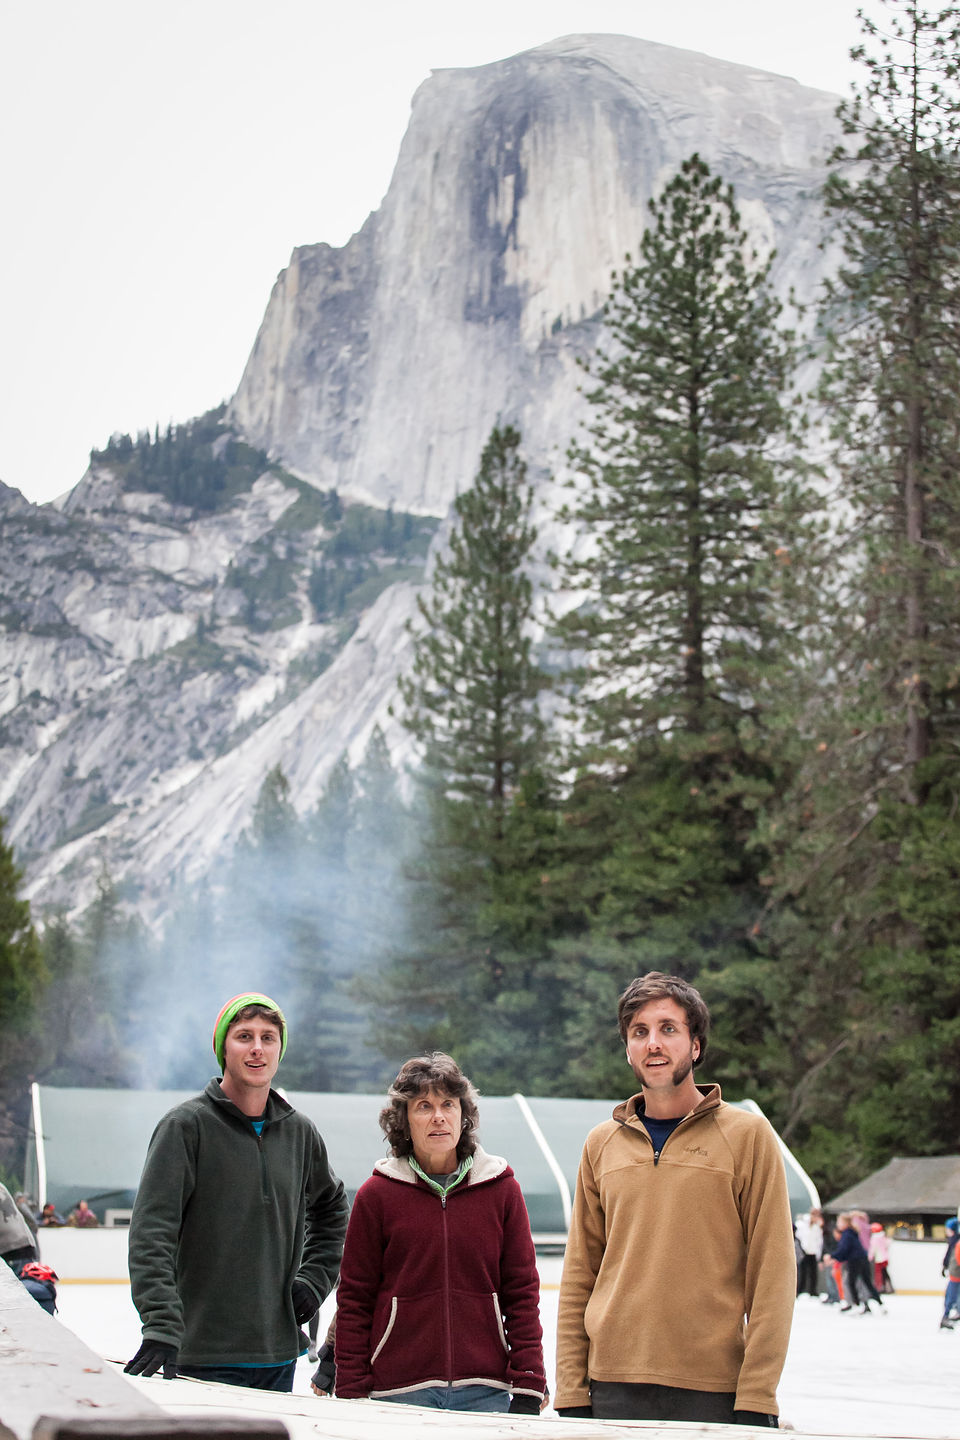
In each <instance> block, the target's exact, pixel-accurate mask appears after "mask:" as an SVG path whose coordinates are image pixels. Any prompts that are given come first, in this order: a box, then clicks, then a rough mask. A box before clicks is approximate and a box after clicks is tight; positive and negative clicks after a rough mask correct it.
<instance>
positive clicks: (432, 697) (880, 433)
mask: <svg viewBox="0 0 960 1440" xmlns="http://www.w3.org/2000/svg"><path fill="white" fill-rule="evenodd" d="M863 29H864V41H863V46H862V47H861V49H860V51H859V58H860V60H861V61H862V65H863V74H864V77H865V78H864V82H863V85H862V87H861V89H860V92H859V93H858V94H855V96H854V98H853V99H852V100H851V101H850V102H847V103H844V104H843V105H842V106H841V110H840V118H841V121H842V126H843V132H844V140H843V143H842V144H841V146H840V147H838V149H837V151H836V153H835V154H834V156H833V158H832V164H831V172H830V178H829V180H828V183H827V185H826V188H825V193H824V196H823V200H824V205H825V209H826V214H827V220H828V223H829V225H831V226H832V227H833V234H834V236H835V237H836V240H837V242H838V245H839V248H840V251H841V253H842V262H841V264H840V267H839V269H838V270H837V272H836V274H835V276H834V278H833V279H832V280H831V282H830V283H829V285H828V286H827V288H826V291H825V293H824V295H823V297H822V304H821V307H820V310H819V314H818V316H817V317H816V320H815V323H814V324H813V325H812V326H811V325H810V324H806V326H805V333H804V335H803V336H802V337H799V338H798V337H796V336H794V335H793V334H792V333H790V331H789V330H788V329H787V327H786V326H785V323H784V316H783V314H782V312H781V307H780V305H779V303H778V302H777V300H776V298H775V296H774V293H773V290H772V287H771V283H770V259H769V257H767V258H766V259H763V258H760V257H758V256H757V255H756V254H754V253H753V251H752V249H751V246H750V244H749V241H748V237H747V235H746V233H745V229H744V226H743V223H742V221H741V218H740V215H739V213H738V210H737V201H736V196H735V194H734V193H733V191H732V190H731V188H730V186H729V185H728V184H727V183H726V182H725V180H724V178H723V177H722V176H721V175H716V174H713V173H711V171H710V169H709V168H708V166H707V165H706V164H705V163H704V162H703V160H702V159H701V158H700V157H699V156H697V155H693V156H691V157H690V158H689V159H688V160H687V161H686V162H685V163H684V164H683V165H682V167H681V168H680V170H679V172H678V173H677V174H676V175H675V176H674V177H673V178H672V179H670V180H669V181H668V183H667V184H666V185H665V187H664V188H663V190H662V192H661V193H660V194H659V196H658V197H657V198H656V200H655V201H654V202H653V204H652V206H651V215H650V224H649V227H648V229H647V231H646V233H645V234H644V235H643V237H642V238H640V240H639V245H638V250H637V254H636V256H628V257H626V259H625V261H624V264H623V267H622V269H620V270H619V271H618V272H617V274H616V275H615V276H614V277H613V284H612V290H611V294H610V297H609V300H608V302H607V305H606V312H605V318H606V328H605V336H606V339H605V342H604V345H603V347H602V348H601V349H600V350H599V351H598V352H596V353H595V355H594V356H593V358H592V360H591V361H590V364H589V372H588V375H587V377H586V380H585V384H584V391H585V394H586V395H587V398H588V401H589V404H590V415H591V419H590V422H589V424H588V425H587V426H586V427H585V428H584V430H583V432H582V433H581V434H579V435H576V436H572V437H571V445H570V451H569V456H568V467H569V473H570V475H571V477H572V478H571V484H570V488H569V491H568V493H569V499H568V501H567V505H566V508H565V509H564V510H563V511H562V512H560V513H559V514H558V519H561V520H565V521H568V522H570V525H569V526H568V527H566V528H570V529H575V530H576V531H577V532H578V533H580V534H581V535H588V536H589V537H590V542H591V543H590V545H589V546H587V547H586V548H582V549H578V550H577V551H576V552H575V553H574V554H572V555H562V556H555V557H553V586H552V593H551V594H550V595H549V596H548V597H546V599H547V609H546V610H545V609H544V606H543V605H542V604H541V603H540V600H541V599H542V598H543V597H538V596H537V594H536V593H535V591H534V587H533V584H532V581H531V573H532V571H533V569H534V566H535V564H536V563H541V562H542V560H543V554H542V549H541V546H540V542H539V540H538V536H537V531H536V527H535V525H534V523H533V520H532V518H531V517H532V513H533V501H534V496H533V492H532V489H531V486H530V483H529V481H528V478H527V472H526V465H525V461H524V456H523V437H522V435H521V434H520V433H519V432H518V431H517V429H516V428H515V427H514V426H512V425H510V424H503V423H498V424H497V425H496V426H495V427H494V429H493V431H492V432H491V434H490V437H489V439H488V441H487V444H486V446H485V448H484V451H483V454H482V456H480V457H479V461H478V469H477V473H476V475H475V477H473V484H472V485H471V486H470V488H464V489H462V490H461V493H460V495H459V497H458V499H457V501H456V502H455V506H454V513H453V517H452V528H451V532H450V539H449V545H448V547H447V549H446V550H445V552H444V553H442V554H441V555H440V556H439V558H438V559H437V562H436V565H435V569H434V573H433V576H432V584H431V586H430V587H429V588H425V589H424V591H423V592H422V594H423V599H422V602H421V607H420V610H421V614H420V616H419V619H418V623H417V624H416V626H415V627H414V631H415V636H416V642H415V662H414V664H413V667H412V669H411V670H410V671H409V673H408V674H407V675H406V677H405V678H404V679H403V680H402V681H401V685H400V695H399V698H398V701H397V707H396V708H397V714H398V716H399V717H400V719H401V720H402V721H403V723H404V724H405V725H406V726H407V727H408V728H409V730H410V732H411V733H412V736H413V737H414V739H415V741H416V743H417V745H418V748H419V752H420V755H421V760H422V763H421V765H420V767H419V769H418V770H417V771H416V773H415V775H414V776H413V779H412V782H411V783H406V782H405V781H404V779H403V777H399V776H397V775H395V774H394V772H393V770H392V769H391V766H390V761H389V756H388V754H387V751H386V747H385V745H384V742H383V737H382V736H381V735H380V734H379V732H377V733H375V735H374V737H373V740H372V741H371V745H370V748H369V750H368V752H367V755H366V757H365V758H364V760H363V762H362V764H360V765H358V766H357V768H356V770H351V769H350V768H349V766H348V765H347V763H346V761H345V760H344V761H341V763H340V765H338V767H337V768H336V770H335V771H334V773H333V776H332V778H331V781H330V784H329V786H328V789H327V792H326V795H325V797H324V800H323V802H322V804H321V805H320V806H319V807H318V809H317V810H316V811H315V812H314V813H313V814H310V815H308V816H305V817H304V816H298V813H297V810H296V808H295V805H294V803H293V799H294V797H291V795H290V791H289V785H288V783H287V780H286V778H285V776H284V775H283V774H282V772H281V771H279V770H276V771H273V772H271V774H270V775H269V776H267V777H266V778H265V780H264V783H263V788H262V790H261V793H260V798H259V801H258V804H257V807H256V812H255V816H254V820H253V823H252V825H251V828H250V831H249V833H248V834H247V836H246V837H245V838H244V840H243V842H242V843H241V845H240V846H239V847H238V850H237V852H236V854H235V855H234V856H233V858H232V860H231V861H230V863H229V868H228V870H227V869H225V872H224V875H223V877H221V882H220V884H219V886H218V887H211V890H210V892H209V893H204V894H203V895H200V896H198V895H193V896H191V897H190V898H189V900H184V901H183V903H179V904H177V905H176V906H175V907H171V915H172V917H173V918H171V920H170V922H169V924H168V926H167V929H166V931H165V933H164V935H163V936H162V937H159V938H158V937H148V936H146V935H145V934H144V933H142V932H141V931H140V930H139V929H138V927H137V926H136V925H134V924H133V923H132V922H131V921H130V920H129V919H127V918H125V910H124V907H123V905H122V898H121V897H119V896H117V894H116V893H115V891H114V890H113V887H112V886H111V883H110V881H109V878H108V877H106V876H104V877H103V883H102V886H101V893H100V896H99V898H98V902H97V904H96V905H95V906H94V907H93V909H92V911H91V912H90V914H89V915H88V916H86V917H85V919H84V921H83V922H82V924H81V925H79V926H72V925H70V924H69V923H68V922H67V920H66V919H65V918H64V917H62V916H61V917H56V916H53V917H50V916H48V917H45V918H44V924H43V925H42V927H40V934H39V936H38V934H37V933H36V932H35V931H34V929H33V926H32V924H31V919H30V915H29V907H28V906H26V905H25V902H22V901H21V900H19V899H18V898H17V897H18V885H19V876H18V872H17V871H16V867H15V864H14V860H13V856H12V853H11V852H10V850H9V847H8V846H7V845H6V844H5V842H4V841H3V835H2V831H0V1022H2V1023H3V1026H4V1032H5V1033H6V1034H9V1033H10V1032H11V1028H13V1029H14V1030H15V1032H16V1034H17V1036H18V1040H17V1044H16V1045H15V1046H12V1047H5V1048H4V1052H3V1061H2V1066H3V1069H2V1071H0V1093H5V1094H6V1096H7V1104H6V1108H5V1110H3V1111H2V1114H3V1115H4V1116H5V1117H6V1119H5V1120H3V1119H0V1127H2V1126H3V1125H4V1124H5V1125H6V1131H5V1132H4V1131H3V1130H2V1128H0V1165H3V1164H6V1165H8V1166H9V1165H11V1164H15V1163H16V1143H17V1135H18V1134H19V1131H18V1128H17V1127H18V1125H20V1124H21V1122H22V1118H23V1117H22V1116H21V1114H20V1112H19V1111H18V1108H17V1106H18V1104H19V1103H20V1102H19V1101H17V1100H16V1099H15V1098H13V1097H14V1094H15V1091H16V1093H17V1094H19V1091H18V1090H17V1089H16V1087H17V1086H18V1085H21V1084H22V1080H23V1077H24V1076H25V1075H27V1074H33V1075H36V1076H37V1077H38V1078H43V1079H45V1080H47V1081H48V1082H51V1083H56V1082H58V1081H59V1082H60V1083H88V1084H92V1083H98V1084H121V1083H122V1084H131V1083H139V1084H151V1083H155V1078H156V1077H155V1075H153V1076H152V1075H151V1074H150V1073H149V1070H144V1057H143V1054H142V1053H141V1051H140V1050H139V1049H138V1048H137V1047H136V1046H135V1045H133V1044H132V1042H131V1038H130V1037H132V1036H136V1035H138V1034H142V1033H143V1029H144V1025H145V1024H148V1023H149V1021H150V1017H151V1016H152V1015H154V1014H155V1013H156V1012H157V1010H158V1008H163V1007H166V1008H169V1007H170V1005H171V1003H175V1001H173V1000H172V997H175V996H177V995H178V994H183V993H185V992H187V990H188V987H189V986H190V984H191V975H192V973H193V972H194V971H195V969H196V964H197V955H198V954H202V955H203V965H204V971H205V973H206V974H208V975H209V977H210V978H211V983H212V984H213V986H214V988H216V985H217V983H218V981H219V977H221V976H222V983H220V984H219V989H220V990H221V991H222V992H223V995H224V996H225V995H226V994H228V993H229V992H230V989H231V985H230V978H229V977H230V976H231V974H236V973H238V969H237V967H238V964H239V966H240V969H241V970H242V968H243V957H244V956H250V957H256V956H258V955H260V954H263V953H265V952H269V953H270V954H271V955H272V957H273V961H274V964H273V969H272V971H271V975H272V976H275V977H276V981H275V983H276V986H277V988H278V992H282V995H283V999H284V1002H285V1003H286V1005H287V1008H288V1010H289V1012H290V1013H291V1015H292V1016H295V1017H296V1018H295V1021H294V1022H293V1023H295V1024H296V1025H297V1026H298V1027H299V1034H300V1035H301V1036H302V1037H303V1042H304V1043H303V1044H302V1045H301V1044H298V1045H297V1046H296V1048H295V1050H293V1049H292V1050H291V1058H290V1060H289V1061H288V1062H285V1083H286V1084H287V1085H288V1086H290V1087H291V1088H316V1089H348V1088H352V1089H368V1088H378V1087H379V1086H380V1085H381V1084H382V1082H383V1080H384V1078H385V1077H386V1076H387V1075H388V1074H389V1072H390V1069H391V1067H393V1066H395V1065H396V1064H397V1063H398V1062H399V1061H400V1060H402V1059H404V1058H405V1057H406V1056H407V1055H409V1054H411V1053H414V1052H415V1051H417V1050H420V1049H422V1048H426V1047H434V1046H439V1047H442V1048H444V1049H448V1050H451V1051H452V1052H453V1053H454V1054H455V1055H456V1057H457V1058H458V1060H459V1061H460V1062H461V1063H462V1064H463V1065H464V1067H465V1069H466V1070H467V1071H468V1072H469V1073H470V1074H471V1076H472V1078H473V1079H474V1080H475V1081H476V1082H477V1084H478V1085H479V1086H480V1087H481V1089H482V1090H484V1091H485V1092H486V1093H488V1094H490V1093H505V1092H509V1091H512V1090H515V1089H523V1090H526V1091H528V1092H531V1093H540V1094H568V1095H595V1096H605V1097H615V1096H620V1095H623V1094H625V1093H626V1091H627V1090H628V1089H629V1086H630V1076H629V1072H628V1071H627V1068H626V1065H625V1062H624V1060H623V1056H622V1050H621V1047H620V1046H619V1044H618V1041H617V1035H616V1024H615V1016H616V997H617V995H618V993H619V992H620V991H621V990H622V989H623V987H624V985H625V984H626V983H627V982H628V981H629V980H630V979H631V978H632V977H633V976H634V975H636V974H640V973H643V972H644V971H645V970H648V969H654V968H656V969H665V970H669V971H672V972H674V973H679V974H682V975H684V976H685V977H686V978H688V979H690V980H692V981H694V983H696V984H697V985H698V986H699V987H700V988H701V990H702V991H703V993H704V995H705V997H706V999H707V1001H708V1003H709V1005H710V1007H711V1011H712V1014H713V1019H714V1035H713V1038H712V1041H711V1047H710V1058H709V1063H708V1065H707V1067H706V1068H707V1071H708V1072H709V1073H708V1074H707V1075H706V1076H705V1078H708V1079H710V1080H716V1081H719V1082H720V1083H721V1084H722V1085H723V1087H724V1090H725V1093H726V1094H727V1096H728V1098H731V1099H738V1098H741V1097H743V1096H751V1097H752V1098H754V1099H755V1100H756V1101H757V1102H758V1103H759V1104H760V1105H761V1106H762V1108H763V1109H764V1111H765V1112H766V1113H767V1115H768V1116H769V1118H770V1119H771V1121H772V1122H773V1123H774V1125H775V1126H776V1127H777V1128H778V1129H779V1130H780V1132H781V1134H782V1135H783V1137H784V1139H785V1140H786V1142H787V1143H788V1144H789V1145H790V1146H791V1148H792V1149H793V1150H794V1151H795V1152H796V1153H797V1154H798V1156H799V1158H800V1159H801V1161H802V1163H803V1164H804V1165H805V1166H806V1168H807V1169H808V1170H809V1172H810V1173H811V1174H812V1175H813V1177H814V1178H815V1179H816V1181H817V1182H818V1184H820V1185H821V1187H823V1190H824V1194H825V1196H828V1195H830V1194H832V1193H834V1192H835V1191H836V1190H837V1189H839V1188H840V1187H841V1186H843V1185H845V1184H847V1183H849V1182H851V1181H853V1180H855V1179H857V1178H859V1177H860V1176H862V1175H864V1174H865V1173H867V1172H868V1171H870V1170H872V1169H874V1168H876V1167H877V1166H879V1165H880V1164H882V1163H884V1162H885V1161H886V1160H887V1159H889V1158H890V1156H891V1155H893V1154H895V1153H906V1154H913V1155H920V1154H938V1153H948V1152H952V1153H955V1152H956V1151H957V1150H958V1149H960V920H958V906H957V902H956V895H957V892H958V880H960V435H958V429H960V164H958V160H960V154H958V141H960V88H958V68H957V60H956V56H957V53H958V45H960V10H958V8H957V7H953V6H951V7H947V8H946V9H941V10H937V11H936V12H927V11H925V10H924V9H923V8H922V7H920V6H918V5H916V4H913V3H909V0H887V3H886V26H885V30H884V31H881V30H880V29H879V28H878V27H877V26H876V25H874V24H873V23H871V22H869V21H866V20H864V21H863ZM811 352H813V353H815V354H816V355H817V356H818V357H819V359H820V365H819V377H820V378H819V381H818V388H817V390H816V392H815V393H814V394H809V395H804V394H800V393H798V391H797V373H798V370H797V357H798V354H800V353H803V354H805V355H807V356H808V357H809V355H810V353H811ZM812 433H816V436H817V444H816V457H817V463H816V464H815V465H814V464H813V463H812V460H811V456H812V455H813V453H814V446H813V444H812V442H811V441H810V439H809V437H810V435H811V434H812ZM470 479H471V477H468V476H464V477H461V480H462V484H463V485H464V486H466V485H467V484H468V482H469V481H470ZM318 584H319V581H318ZM574 598H575V603H573V600H574ZM548 653H549V656H550V662H551V663H550V664H549V666H548V665H547V664H546V661H545V659H544V657H545V656H546V655H547V654H548ZM558 655H562V656H564V657H566V658H565V660H564V661H563V662H562V663H561V664H559V665H558V663H557V661H556V657H557V656H558ZM117 957H122V961H121V960H119V959H118V958H117ZM161 957H162V959H161ZM238 957H239V959H238ZM271 983H273V981H271ZM217 993H219V991H218V992H217ZM213 1008H214V1010H215V1009H216V1006H214V1007H213ZM188 1013H189V1015H190V1017H191V1024H193V1022H194V1020H195V1025H194V1029H195V1031H196V1034H195V1036H192V1037H190V1038H189V1039H185V1040H184V1043H183V1045H182V1047H180V1049H181V1054H182V1057H183V1060H182V1065H181V1067H180V1069H177V1068H176V1066H174V1067H173V1068H171V1069H169V1070H168V1071H167V1072H166V1073H165V1077H164V1083H166V1084H168V1085H175V1084H193V1083H196V1078H197V1077H196V1068H195V1067H196V1065H197V1064H198V1063H199V1064H200V1065H201V1072H200V1075H199V1080H200V1081H202V1080H203V1078H205V1074H206V1071H205V1070H204V1069H203V1062H204V1061H205V1059H206V1051H207V1049H208V1047H209V1036H208V1033H207V1032H208V1030H209V1016H208V1015H207V1013H206V1011H205V1010H203V1009H202V1007H201V1006H199V1005H195V1004H194V1003H192V1002H191V1004H190V1006H189V1007H188ZM198 1057H199V1059H198ZM3 1087H6V1090H5V1091H4V1089H3ZM4 1147H5V1148H4Z"/></svg>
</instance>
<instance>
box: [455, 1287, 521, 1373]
mask: <svg viewBox="0 0 960 1440" xmlns="http://www.w3.org/2000/svg"><path fill="white" fill-rule="evenodd" d="M452 1309H453V1327H454V1329H453V1355H454V1377H453V1378H454V1379H457V1380H464V1379H470V1378H472V1377H473V1376H476V1377H477V1378H478V1379H489V1380H503V1379H505V1378H506V1373H507V1354H508V1350H509V1346H508V1342H507V1334H506V1330H505V1328H504V1324H503V1316H502V1315H501V1313H500V1301H499V1298H498V1296H497V1295H496V1294H495V1293H493V1292H490V1293H489V1294H486V1295H477V1294H473V1293H471V1292H469V1291H465V1290H455V1291H454V1292H453V1296H452Z"/></svg>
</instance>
